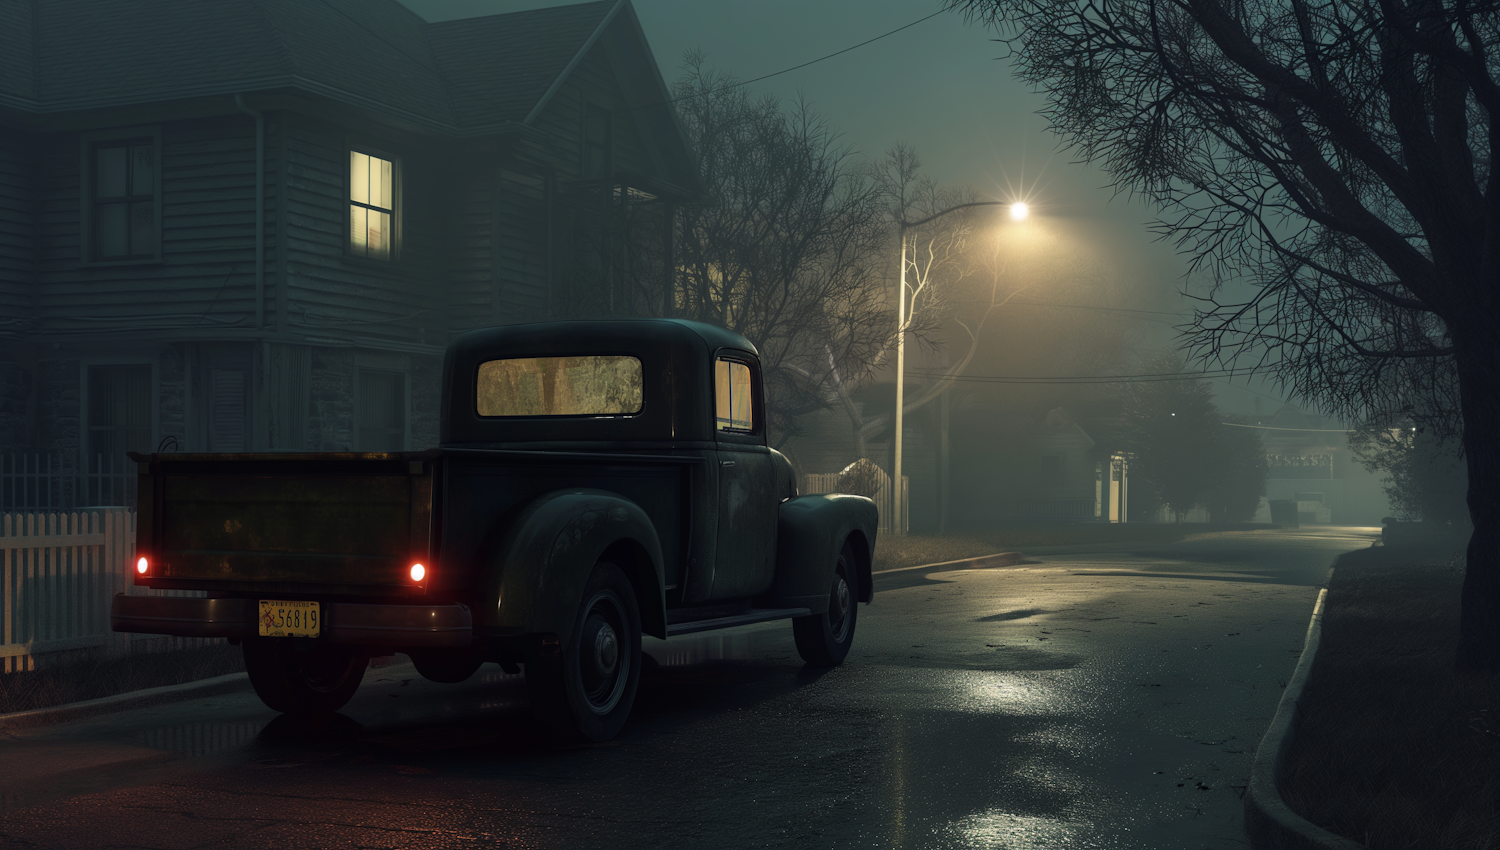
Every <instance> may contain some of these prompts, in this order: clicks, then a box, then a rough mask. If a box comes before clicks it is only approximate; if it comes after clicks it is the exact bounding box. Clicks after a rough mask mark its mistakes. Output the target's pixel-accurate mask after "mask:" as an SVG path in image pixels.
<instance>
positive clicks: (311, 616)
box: [260, 599, 322, 637]
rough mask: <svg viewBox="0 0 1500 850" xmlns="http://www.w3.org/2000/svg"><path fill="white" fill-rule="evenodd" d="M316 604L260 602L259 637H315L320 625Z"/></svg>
mask: <svg viewBox="0 0 1500 850" xmlns="http://www.w3.org/2000/svg"><path fill="white" fill-rule="evenodd" d="M318 613H319V612H318V603H316V602H288V601H286V600H285V599H262V600H261V601H260V636H261V637H317V636H318V627H319V626H320V625H322V621H321V619H320V618H319V617H318Z"/></svg>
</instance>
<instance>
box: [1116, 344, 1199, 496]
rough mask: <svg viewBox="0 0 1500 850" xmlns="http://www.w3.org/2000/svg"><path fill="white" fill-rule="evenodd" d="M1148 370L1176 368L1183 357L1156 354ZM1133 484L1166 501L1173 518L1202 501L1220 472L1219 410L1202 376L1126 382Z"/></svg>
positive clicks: (1124, 408) (1124, 409)
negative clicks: (1132, 457) (1197, 378)
mask: <svg viewBox="0 0 1500 850" xmlns="http://www.w3.org/2000/svg"><path fill="white" fill-rule="evenodd" d="M1146 371H1147V372H1151V373H1154V374H1160V375H1174V374H1180V373H1181V372H1182V371H1183V370H1182V360H1181V359H1180V358H1178V357H1176V356H1174V355H1157V356H1155V357H1152V358H1150V359H1149V360H1148V361H1147V365H1146ZM1120 417H1121V419H1122V420H1123V421H1122V425H1123V432H1122V434H1121V437H1122V441H1123V443H1124V448H1125V450H1126V451H1128V452H1130V453H1131V454H1133V455H1134V456H1135V459H1134V460H1133V461H1132V462H1131V464H1130V478H1131V484H1132V485H1133V486H1138V487H1141V488H1142V489H1144V490H1145V491H1146V493H1145V494H1143V495H1149V496H1150V498H1151V500H1152V501H1155V502H1157V503H1160V504H1165V505H1166V506H1167V507H1168V509H1169V510H1171V511H1172V513H1173V514H1175V515H1176V517H1177V521H1178V522H1181V521H1182V519H1183V517H1184V516H1185V515H1186V514H1187V512H1188V511H1190V510H1192V509H1193V508H1194V507H1195V506H1197V505H1199V504H1200V503H1202V502H1203V500H1204V499H1205V498H1206V497H1207V496H1208V494H1209V493H1210V492H1211V491H1212V490H1213V487H1214V484H1215V483H1216V482H1217V481H1218V480H1219V478H1220V477H1221V473H1222V468H1221V464H1220V457H1219V453H1218V448H1219V440H1218V439H1216V438H1217V437H1218V436H1219V432H1220V431H1221V430H1222V429H1221V428H1220V427H1219V411H1218V410H1217V409H1216V408H1215V407H1214V404H1213V394H1212V391H1211V390H1210V389H1209V387H1208V383H1207V382H1205V381H1192V380H1144V381H1139V382H1136V383H1131V384H1126V385H1125V387H1124V397H1123V399H1122V403H1121V406H1120Z"/></svg>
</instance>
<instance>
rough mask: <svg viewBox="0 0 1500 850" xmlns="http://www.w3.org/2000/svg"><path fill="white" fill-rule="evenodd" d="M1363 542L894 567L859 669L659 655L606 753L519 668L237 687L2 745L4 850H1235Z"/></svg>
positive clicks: (719, 643) (869, 623) (761, 644)
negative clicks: (1278, 719)
mask: <svg viewBox="0 0 1500 850" xmlns="http://www.w3.org/2000/svg"><path fill="white" fill-rule="evenodd" d="M1376 534H1378V532H1377V531H1376V530H1374V529H1321V530H1307V529H1304V530H1303V531H1302V532H1300V533H1299V532H1289V533H1277V532H1257V533H1253V534H1238V535H1219V536H1214V537H1207V538H1202V539H1197V540H1193V541H1188V542H1186V543H1182V544H1174V545H1170V546H1153V547H1150V548H1149V549H1148V550H1142V551H1136V552H1134V553H1132V554H1110V553H1104V552H1097V551H1095V552H1090V553H1087V554H1073V555H1043V556H1037V557H1035V558H1033V559H1032V562H1031V563H1028V564H1025V565H1021V566H1018V567H1010V568H999V569H990V570H972V571H947V572H929V571H925V570H912V571H907V572H899V573H889V574H886V575H883V576H880V577H879V578H878V579H877V584H876V591H877V602H876V604H875V605H873V606H869V607H864V606H862V607H861V608H860V610H859V622H858V629H857V637H856V642H855V649H854V653H853V654H852V655H851V658H850V660H849V661H848V662H847V663H846V664H845V666H843V667H841V668H838V669H835V670H832V671H826V672H824V671H814V670H809V669H805V668H803V667H802V665H801V663H800V661H799V660H798V658H797V655H796V651H795V648H794V647H793V645H792V641H791V630H790V627H789V626H788V625H787V624H785V623H770V624H762V625H758V626H751V627H746V628H741V629H737V630H733V631H729V632H720V633H709V634H702V635H694V636H690V637H687V638H681V639H674V640H672V641H670V642H661V641H654V640H649V639H648V641H647V650H648V652H649V653H650V654H651V656H652V657H653V658H654V659H655V662H656V663H655V664H654V665H650V669H648V675H647V676H646V677H645V678H644V679H643V681H642V686H641V694H640V698H639V702H638V704H637V708H636V712H635V714H634V716H633V718H632V721H631V723H630V725H628V726H627V727H626V730H625V732H624V733H623V734H622V735H621V737H620V739H619V740H618V741H615V742H612V743H611V744H608V745H604V746H600V747H588V748H579V749H572V750H555V749H551V748H549V747H547V746H546V745H545V744H544V743H543V742H542V741H541V739H540V735H539V731H538V729H537V727H536V726H535V725H534V724H533V722H532V721H531V719H530V718H529V716H528V715H527V713H526V708H525V700H524V693H523V692H522V690H521V688H520V677H517V676H506V675H505V674H503V673H502V672H501V671H500V670H499V669H498V668H497V667H494V666H493V665H489V666H486V667H485V668H483V670H482V671H481V673H480V674H478V675H476V676H475V677H474V678H472V679H471V680H470V681H469V682H466V683H464V684H463V685H457V686H452V685H437V684H432V683H428V682H425V681H423V680H422V679H421V678H420V677H418V676H417V675H416V674H415V672H414V671H413V670H412V669H411V668H410V667H409V666H406V665H399V666H393V667H386V668H383V669H377V670H372V671H370V674H369V675H368V676H367V679H366V683H367V684H366V686H365V687H364V688H362V689H361V692H360V694H359V695H358V696H357V697H356V699H355V701H354V702H352V703H351V704H350V705H349V707H348V708H346V709H345V711H344V712H343V714H342V715H341V716H339V717H337V718H334V720H333V721H331V722H328V723H323V724H319V725H316V726H313V727H308V726H306V725H302V724H298V723H296V722H293V721H292V720H291V719H289V718H278V717H277V716H276V715H274V714H273V713H271V712H269V711H267V710H266V709H264V708H263V707H261V706H260V704H259V702H258V701H257V700H256V699H255V697H254V696H253V694H250V693H248V692H246V693H235V694H228V695H220V696H215V697H209V698H200V699H197V700H192V701H188V702H183V703H178V704H173V705H167V706H161V707H158V708H153V709H142V710H137V711H132V712H125V713H121V714H117V715H112V716H107V717H101V718H96V719H93V720H87V721H80V722H77V723H73V724H68V725H66V726H58V727H50V728H44V729H32V730H15V731H12V732H8V733H5V734H4V736H3V737H0V765H3V767H0V844H3V845H4V846H6V847H11V846H16V847H28V846H32V847H112V846H119V847H125V846H129V847H163V848H166V847H186V846H192V847H210V848H221V847H222V848H230V847H234V848H238V847H246V848H249V847H255V848H260V847H277V848H295V847H333V846H358V847H398V846H399V847H405V846H418V847H449V846H459V847H475V846H503V847H528V848H529V847H537V848H554V847H555V848H592V847H621V848H626V847H649V848H701V847H799V848H800V847H849V848H866V847H911V848H990V847H995V848H1054V847H1061V846H1077V847H1100V848H1137V847H1139V848H1179V847H1180V848H1201V847H1211V848H1230V847H1236V848H1238V847H1243V846H1245V841H1244V837H1243V834H1242V833H1241V828H1240V805H1241V803H1240V797H1239V792H1240V790H1241V789H1242V787H1243V785H1244V784H1245V779H1246V777H1247V775H1248V769H1249V763H1250V757H1251V754H1252V752H1253V750H1254V747H1255V745H1256V743H1257V742H1258V741H1259V738H1260V736H1261V734H1262V733H1263V732H1264V730H1265V727H1266V725H1267V724H1268V723H1269V720H1270V716H1271V714H1272V712H1273V711H1274V710H1275V706H1276V701H1277V700H1278V699H1279V697H1280V694H1281V687H1280V686H1281V683H1284V682H1285V680H1286V678H1287V677H1288V676H1289V675H1290V673H1291V670H1292V668H1293V666H1294V665H1295V663H1296V659H1297V654H1298V652H1299V651H1300V648H1301V642H1302V638H1303V634H1304V632H1305V629H1306V624H1307V618H1308V616H1309V614H1310V612H1311V608H1312V604H1313V600H1314V599H1315V598H1316V594H1317V586H1319V585H1320V584H1322V583H1323V581H1324V579H1325V577H1326V574H1327V570H1328V567H1329V565H1330V563H1331V562H1332V559H1333V557H1334V556H1335V555H1337V554H1338V553H1339V552H1343V551H1348V550H1350V549H1354V548H1360V547H1363V546H1366V545H1368V544H1369V542H1370V541H1371V540H1372V539H1374V535H1376Z"/></svg>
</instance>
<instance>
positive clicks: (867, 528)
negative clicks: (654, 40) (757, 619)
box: [762, 493, 880, 614]
mask: <svg viewBox="0 0 1500 850" xmlns="http://www.w3.org/2000/svg"><path fill="white" fill-rule="evenodd" d="M879 524H880V518H879V514H878V513H877V511H876V509H875V502H874V501H872V500H870V499H867V498H865V497H864V496H848V495H843V494H839V493H830V494H824V495H817V496H798V497H796V498H794V499H788V500H786V501H784V502H782V503H781V514H780V518H779V519H778V522H777V528H776V535H777V536H776V580H775V582H774V583H773V584H772V586H771V592H770V594H769V595H768V597H767V598H766V599H765V600H764V602H763V603H762V604H765V605H768V606H772V607H786V608H807V609H809V610H811V611H812V612H813V613H815V614H821V613H826V612H827V611H828V586H829V579H830V577H831V575H832V573H833V565H834V562H835V561H836V560H837V559H838V554H839V550H840V549H841V548H842V547H843V546H844V544H845V543H846V542H847V543H849V544H850V547H851V548H852V549H853V550H854V560H855V562H856V563H855V570H856V572H857V574H858V584H859V601H860V602H872V601H874V599H875V588H874V586H873V584H872V582H871V573H870V568H871V564H872V562H873V555H874V553H875V531H876V528H877V527H878V526H879Z"/></svg>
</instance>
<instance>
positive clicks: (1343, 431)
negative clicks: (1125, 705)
mask: <svg viewBox="0 0 1500 850" xmlns="http://www.w3.org/2000/svg"><path fill="white" fill-rule="evenodd" d="M1219 424H1220V425H1228V426H1229V427H1231V428H1255V429H1257V430H1260V431H1318V432H1321V433H1328V434H1352V433H1354V429H1352V428H1276V427H1273V426H1271V425H1241V424H1240V423H1238V422H1220V423H1219Z"/></svg>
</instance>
